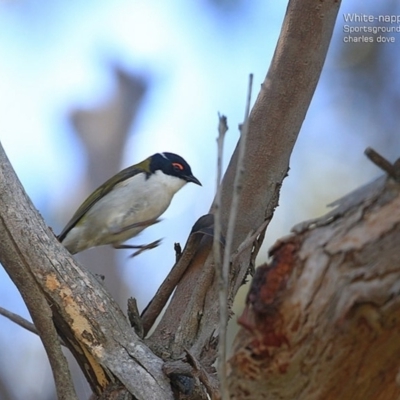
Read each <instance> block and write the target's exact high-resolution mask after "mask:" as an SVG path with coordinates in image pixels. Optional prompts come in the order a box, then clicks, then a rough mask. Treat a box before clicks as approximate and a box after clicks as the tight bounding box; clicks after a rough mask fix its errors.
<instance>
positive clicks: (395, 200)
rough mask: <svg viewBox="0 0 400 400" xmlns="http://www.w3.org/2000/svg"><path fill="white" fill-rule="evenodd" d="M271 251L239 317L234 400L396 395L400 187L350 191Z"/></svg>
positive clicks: (365, 399)
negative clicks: (336, 203) (270, 259)
mask: <svg viewBox="0 0 400 400" xmlns="http://www.w3.org/2000/svg"><path fill="white" fill-rule="evenodd" d="M271 255H272V256H273V258H272V261H271V262H270V263H269V264H268V265H267V264H266V265H263V266H261V267H260V268H258V270H257V272H256V275H255V277H254V281H253V283H252V287H251V289H250V291H249V294H248V297H247V304H246V308H245V310H244V312H243V315H242V316H241V317H240V318H239V324H241V325H242V329H241V330H240V332H239V333H238V335H237V337H236V339H235V344H234V354H233V356H232V358H231V359H230V361H229V364H230V377H229V379H230V388H231V395H232V396H233V397H231V398H233V399H243V400H245V399H259V398H262V399H300V400H301V399H307V400H314V399H321V400H322V399H323V400H329V399H332V400H333V399H335V400H336V399H340V400H346V399H349V400H350V399H351V400H357V399H360V400H361V399H362V400H369V399H370V400H377V399H381V400H386V399H387V400H390V399H397V398H399V396H400V386H399V384H400V379H399V376H398V374H399V359H400V318H399V312H400V184H399V183H397V182H395V181H393V180H391V179H390V180H386V179H384V178H382V179H380V180H378V181H375V182H374V183H373V184H370V185H368V186H367V187H366V188H363V189H361V190H359V191H357V192H355V193H354V194H352V195H349V196H347V197H346V198H344V199H343V200H342V201H339V202H338V207H337V208H336V209H335V210H334V211H332V212H331V213H329V214H328V215H327V216H325V217H323V218H321V219H319V220H315V221H312V222H311V223H310V224H303V225H302V226H299V227H297V228H295V232H294V233H293V234H292V235H291V236H289V237H287V238H286V239H283V240H282V241H280V242H279V243H278V244H277V245H276V246H275V248H274V249H272V251H271Z"/></svg>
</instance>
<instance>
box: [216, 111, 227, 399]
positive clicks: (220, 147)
mask: <svg viewBox="0 0 400 400" xmlns="http://www.w3.org/2000/svg"><path fill="white" fill-rule="evenodd" d="M218 118H219V123H218V139H217V182H216V194H215V201H214V240H213V254H214V266H215V273H216V276H217V280H218V288H219V289H218V290H219V293H220V296H219V315H220V321H221V325H220V342H219V347H218V350H219V351H218V354H219V358H218V376H219V381H220V393H221V396H224V393H228V383H227V381H226V378H225V377H226V371H225V357H226V345H225V340H221V332H222V333H223V332H224V329H223V325H222V322H223V321H224V320H225V319H226V318H224V316H225V315H226V313H227V310H226V292H227V289H226V285H228V281H227V280H225V279H224V274H223V268H222V262H221V243H220V240H219V238H220V237H221V232H222V227H221V190H222V188H221V177H222V158H223V151H224V139H225V134H226V132H227V131H228V125H227V119H226V117H225V116H224V115H218Z"/></svg>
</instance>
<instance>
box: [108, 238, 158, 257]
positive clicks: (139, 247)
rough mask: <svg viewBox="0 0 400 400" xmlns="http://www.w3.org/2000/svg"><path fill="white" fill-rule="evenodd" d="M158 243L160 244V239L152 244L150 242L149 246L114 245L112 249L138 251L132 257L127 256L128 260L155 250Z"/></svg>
mask: <svg viewBox="0 0 400 400" xmlns="http://www.w3.org/2000/svg"><path fill="white" fill-rule="evenodd" d="M160 243H161V239H158V240H155V241H154V242H151V243H149V244H144V245H137V246H135V245H131V244H115V245H114V246H113V247H114V249H138V250H137V251H135V252H134V253H133V254H132V255H130V256H129V258H133V257H136V256H138V255H139V254H141V253H143V252H144V251H146V250H150V249H154V248H156V247H157V246H158V245H159V244H160Z"/></svg>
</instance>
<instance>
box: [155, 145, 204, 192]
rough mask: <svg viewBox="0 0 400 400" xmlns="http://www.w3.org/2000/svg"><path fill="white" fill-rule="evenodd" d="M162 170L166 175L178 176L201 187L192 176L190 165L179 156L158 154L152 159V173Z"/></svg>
mask: <svg viewBox="0 0 400 400" xmlns="http://www.w3.org/2000/svg"><path fill="white" fill-rule="evenodd" d="M157 170H161V171H162V172H164V174H166V175H171V176H176V177H178V178H181V179H183V180H185V181H186V182H193V183H195V184H197V185H200V186H201V183H200V181H199V180H198V179H197V178H196V177H195V176H194V175H193V174H192V170H191V168H190V165H189V164H188V163H187V162H186V161H185V160H184V159H183V158H182V157H181V156H178V155H177V154H174V153H157V154H154V155H153V156H151V158H150V171H151V172H156V171H157Z"/></svg>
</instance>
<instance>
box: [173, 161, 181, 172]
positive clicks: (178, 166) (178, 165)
mask: <svg viewBox="0 0 400 400" xmlns="http://www.w3.org/2000/svg"><path fill="white" fill-rule="evenodd" d="M172 166H173V167H174V168H175V169H179V170H181V171H182V170H183V165H182V164H179V163H177V162H173V163H172Z"/></svg>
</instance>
